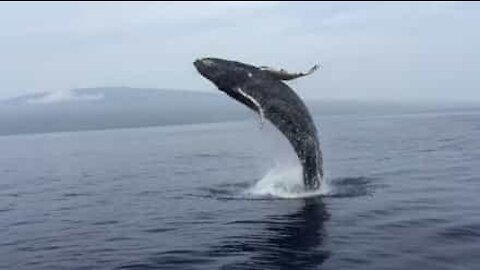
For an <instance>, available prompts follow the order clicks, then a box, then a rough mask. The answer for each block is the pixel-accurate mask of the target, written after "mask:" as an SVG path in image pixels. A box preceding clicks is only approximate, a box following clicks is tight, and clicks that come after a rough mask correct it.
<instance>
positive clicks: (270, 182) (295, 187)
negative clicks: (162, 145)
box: [246, 164, 330, 199]
mask: <svg viewBox="0 0 480 270" xmlns="http://www.w3.org/2000/svg"><path fill="white" fill-rule="evenodd" d="M246 193H247V194H248V195H253V196H271V197H278V198H285V199H295V198H307V197H315V196H322V195H328V194H329V193H330V188H329V185H328V182H327V181H323V180H322V182H321V185H320V188H319V189H318V190H313V191H306V190H305V187H304V185H303V179H302V167H301V166H300V165H293V164H288V165H287V164H283V165H282V166H275V167H274V168H272V169H271V170H270V171H268V172H267V174H266V175H265V176H264V177H263V178H262V179H260V180H259V181H258V182H257V183H255V185H253V186H252V187H251V188H249V189H248V190H247V191H246Z"/></svg>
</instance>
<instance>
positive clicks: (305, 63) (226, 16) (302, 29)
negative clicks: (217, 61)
mask: <svg viewBox="0 0 480 270" xmlns="http://www.w3.org/2000/svg"><path fill="white" fill-rule="evenodd" d="M204 56H215V57H223V58H229V59H235V60H240V61H245V62H250V63H254V64H259V65H270V66H278V67H284V68H286V69H288V70H292V71H297V70H305V69H307V68H309V67H310V66H311V65H312V64H314V63H316V62H319V63H321V64H322V65H323V66H324V68H323V69H321V70H319V71H318V72H317V73H315V75H312V76H311V77H307V78H304V79H300V80H298V81H294V82H292V83H291V85H292V86H293V88H295V89H296V90H297V91H298V92H299V93H300V94H301V95H302V96H304V97H315V98H347V99H350V98H352V99H389V100H403V99H408V100H429V99H443V100H445V99H455V100H469V101H477V102H480V89H479V86H480V4H479V3H467V2H464V3H461V2H460V3H459V2H428V3H387V2H385V3H380V2H376V3H369V2H367V3H357V2H343V3H325V2H323V3H307V2H305V3H302V2H291V3H285V2H281V3H275V2H253V3H243V2H228V3H217V2H215V3H213V2H205V3H199V2H192V3H165V2H164V3H152V2H132V3H124V2H121V3H120V2H119V3H106V2H105V3H94V2H90V3H75V2H68V3H67V2H64V3H55V2H47V3H26V2H24V3H16V2H10V3H5V2H2V3H0V98H8V97H13V96H17V95H21V94H25V93H32V92H37V91H58V90H62V89H70V88H77V87H94V86H130V87H158V88H175V89H177V88H178V89H192V90H203V91H214V90H213V89H214V88H213V86H212V85H211V84H209V83H208V82H207V81H205V80H204V79H202V78H201V77H200V76H199V75H198V74H197V73H196V71H195V69H194V68H193V65H192V61H193V60H194V59H195V58H199V57H204Z"/></svg>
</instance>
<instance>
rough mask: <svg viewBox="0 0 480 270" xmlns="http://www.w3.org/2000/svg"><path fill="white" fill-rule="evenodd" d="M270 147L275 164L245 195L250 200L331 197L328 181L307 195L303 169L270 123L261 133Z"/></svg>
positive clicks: (291, 149)
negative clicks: (256, 197)
mask: <svg viewBox="0 0 480 270" xmlns="http://www.w3.org/2000/svg"><path fill="white" fill-rule="evenodd" d="M261 132H262V134H263V135H264V136H265V137H266V139H267V140H266V142H267V143H268V144H269V145H268V149H270V150H269V151H270V152H271V155H269V156H271V157H272V159H273V164H272V166H271V167H270V169H269V170H268V171H267V173H266V174H265V175H264V176H263V177H262V178H261V179H260V180H259V181H258V182H256V183H255V184H254V185H253V186H252V187H250V188H248V189H247V190H246V191H245V193H246V195H250V196H268V197H276V198H306V197H313V196H322V195H328V194H330V187H329V185H328V181H326V179H322V182H321V184H320V189H318V190H313V191H306V190H305V187H304V184H303V173H302V166H301V165H300V162H299V160H298V158H297V156H296V154H295V152H294V150H293V148H292V147H291V145H290V143H289V142H288V141H287V139H286V138H285V137H284V136H283V135H282V134H281V133H280V132H279V131H278V130H277V129H276V128H275V127H274V126H273V125H272V124H270V123H268V121H267V124H266V125H265V127H264V128H262V129H261Z"/></svg>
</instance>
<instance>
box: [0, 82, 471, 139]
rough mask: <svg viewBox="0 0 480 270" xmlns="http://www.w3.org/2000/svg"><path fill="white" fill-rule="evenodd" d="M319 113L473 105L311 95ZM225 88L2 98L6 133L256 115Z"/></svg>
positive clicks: (0, 115)
mask: <svg viewBox="0 0 480 270" xmlns="http://www.w3.org/2000/svg"><path fill="white" fill-rule="evenodd" d="M306 103H307V105H308V107H309V109H310V111H311V112H312V114H313V115H314V117H315V116H317V117H323V116H327V115H341V114H357V115H384V114H397V113H418V112H432V111H439V110H441V111H445V110H472V109H475V110H477V109H478V106H476V107H475V106H473V107H472V106H470V107H465V106H463V105H460V104H443V105H439V104H433V103H432V104H405V103H392V102H365V101H361V102H360V101H338V100H337V101H332V100H325V101H323V100H322V101H319V100H306ZM252 115H253V112H250V111H249V110H248V109H247V108H245V106H243V105H241V104H240V103H238V102H235V101H233V100H232V99H231V98H229V97H227V96H226V95H224V94H222V93H220V92H212V93H206V92H198V91H182V90H165V89H163V90H162V89H138V88H128V87H103V88H101V87H98V88H84V89H74V90H69V91H59V92H49V93H37V94H31V95H24V96H20V97H16V98H12V99H8V100H1V101H0V135H11V134H22V133H45V132H57V131H79V130H91V129H109V128H128V127H144V126H161V125H177V124H193V123H202V122H221V121H230V120H242V119H247V118H249V117H250V118H251V117H252Z"/></svg>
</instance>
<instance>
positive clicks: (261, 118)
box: [237, 87, 265, 128]
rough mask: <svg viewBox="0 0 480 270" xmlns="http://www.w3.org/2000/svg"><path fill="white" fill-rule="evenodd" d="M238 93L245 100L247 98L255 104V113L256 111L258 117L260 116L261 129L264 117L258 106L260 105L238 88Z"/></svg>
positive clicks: (260, 107)
mask: <svg viewBox="0 0 480 270" xmlns="http://www.w3.org/2000/svg"><path fill="white" fill-rule="evenodd" d="M237 90H238V92H239V93H240V94H241V95H242V96H244V97H245V98H247V99H248V100H250V101H251V102H252V103H253V104H255V106H256V107H257V111H258V115H260V128H262V127H263V124H264V123H265V115H264V113H263V109H262V106H260V103H259V102H258V101H257V100H256V99H254V98H253V97H252V96H250V95H249V94H247V93H245V92H244V91H243V90H242V88H240V87H238V89H237Z"/></svg>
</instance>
